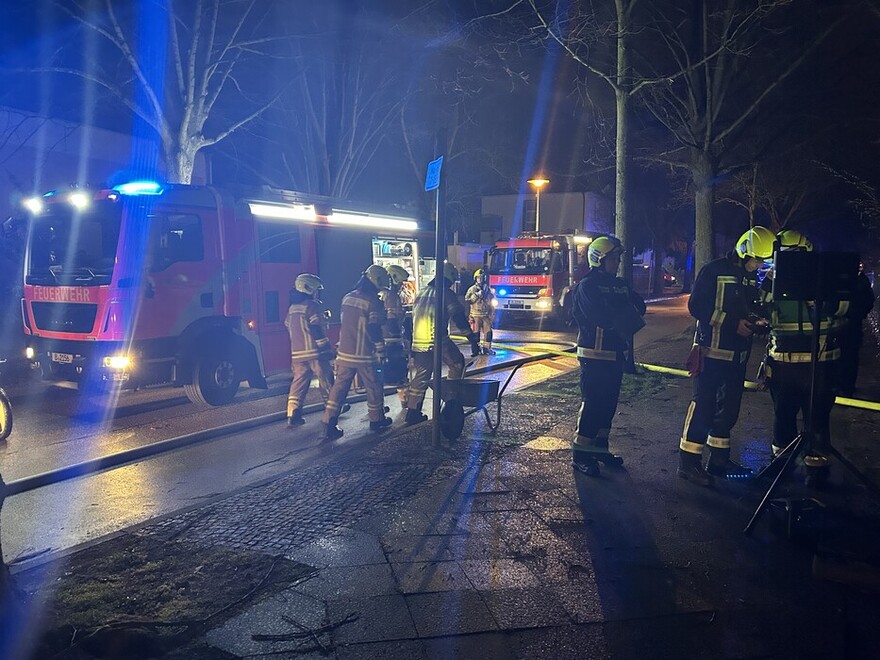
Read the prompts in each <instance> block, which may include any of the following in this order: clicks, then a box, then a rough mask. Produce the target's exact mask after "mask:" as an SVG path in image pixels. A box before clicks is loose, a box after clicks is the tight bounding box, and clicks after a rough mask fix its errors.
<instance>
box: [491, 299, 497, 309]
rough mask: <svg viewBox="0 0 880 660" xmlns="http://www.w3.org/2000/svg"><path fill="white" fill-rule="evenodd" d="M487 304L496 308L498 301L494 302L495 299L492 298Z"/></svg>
mask: <svg viewBox="0 0 880 660" xmlns="http://www.w3.org/2000/svg"><path fill="white" fill-rule="evenodd" d="M489 304H490V305H492V307H498V301H497V300H495V298H492V302H491V303H489Z"/></svg>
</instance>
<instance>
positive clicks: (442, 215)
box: [431, 129, 447, 447]
mask: <svg viewBox="0 0 880 660" xmlns="http://www.w3.org/2000/svg"><path fill="white" fill-rule="evenodd" d="M445 150H446V130H445V129H440V130H438V131H437V137H436V143H435V148H434V153H435V156H441V155H443V152H444V151H445ZM434 219H435V221H436V225H435V235H434V255H435V259H436V260H435V262H434V263H435V268H434V296H435V297H434V379H433V385H432V388H433V390H434V396H433V399H432V402H431V403H432V406H431V419H432V423H431V430H432V432H431V440H432V442H433V444H434V446H435V447H440V446H441V445H442V439H441V438H440V403H441V398H440V388H441V384H442V369H443V342H444V341H445V339H446V335H447V328H446V322H445V320H444V317H445V316H446V315H445V314H444V311H445V309H446V303H445V301H444V297H445V296H444V294H445V293H446V282H445V279H444V277H443V270H444V268H443V266H444V263H445V261H446V177H445V176H443V174H442V173H441V175H440V185H439V186H438V187H437V195H436V197H435V205H434Z"/></svg>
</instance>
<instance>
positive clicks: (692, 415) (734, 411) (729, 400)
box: [680, 353, 748, 454]
mask: <svg viewBox="0 0 880 660" xmlns="http://www.w3.org/2000/svg"><path fill="white" fill-rule="evenodd" d="M747 366H748V353H745V354H744V355H743V356H741V359H740V361H738V362H737V361H735V360H733V361H727V360H716V359H714V358H710V357H706V358H705V361H704V364H703V370H702V372H700V373H699V374H698V375H697V376H696V377H695V378H694V396H693V399H692V400H691V403H690V405H689V406H688V411H687V415H686V416H685V419H684V430H683V431H682V433H681V444H680V449H681V450H682V451H685V452H687V453H689V454H702V453H703V447H704V446H705V445H706V444H708V445H709V447H712V448H714V449H730V431H731V430H732V429H733V427H734V425H735V424H736V420H737V419H738V418H739V409H740V405H741V404H742V394H743V381H744V380H745V377H746V367H747Z"/></svg>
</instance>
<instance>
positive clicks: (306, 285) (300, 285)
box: [293, 273, 324, 296]
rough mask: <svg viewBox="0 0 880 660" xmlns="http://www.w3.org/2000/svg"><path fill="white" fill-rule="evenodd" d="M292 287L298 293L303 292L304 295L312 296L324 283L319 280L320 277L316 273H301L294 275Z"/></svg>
mask: <svg viewBox="0 0 880 660" xmlns="http://www.w3.org/2000/svg"><path fill="white" fill-rule="evenodd" d="M293 288H294V289H296V290H297V291H299V292H300V293H305V294H306V295H309V296H313V295H315V294H316V293H317V292H318V291H320V290H321V289H323V288H324V283H323V282H321V278H320V277H318V276H317V275H312V274H311V273H302V274H301V275H297V276H296V280H295V281H294V283H293Z"/></svg>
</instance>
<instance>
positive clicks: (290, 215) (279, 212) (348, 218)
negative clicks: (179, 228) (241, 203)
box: [248, 202, 419, 232]
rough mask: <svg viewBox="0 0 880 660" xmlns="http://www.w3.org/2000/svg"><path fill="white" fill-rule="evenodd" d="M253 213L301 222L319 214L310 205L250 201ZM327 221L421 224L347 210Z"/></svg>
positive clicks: (401, 226) (389, 226) (397, 226)
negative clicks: (283, 204)
mask: <svg viewBox="0 0 880 660" xmlns="http://www.w3.org/2000/svg"><path fill="white" fill-rule="evenodd" d="M248 206H249V207H250V209H251V213H253V214H254V215H255V216H258V217H262V218H276V219H281V220H296V221H300V222H314V221H316V220H317V218H318V215H317V213H316V211H315V207H314V206H313V205H311V204H308V205H305V204H304V205H289V206H282V205H280V204H259V203H254V202H249V203H248ZM327 222H328V224H331V225H342V226H348V227H369V228H374V229H383V230H389V231H390V230H395V231H406V232H415V231H417V230H418V228H419V225H418V223H417V222H416V221H415V220H409V219H406V218H394V217H391V216H383V215H366V214H359V213H351V212H347V211H335V210H334V211H333V212H332V213H331V214H330V215H328V216H327Z"/></svg>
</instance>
